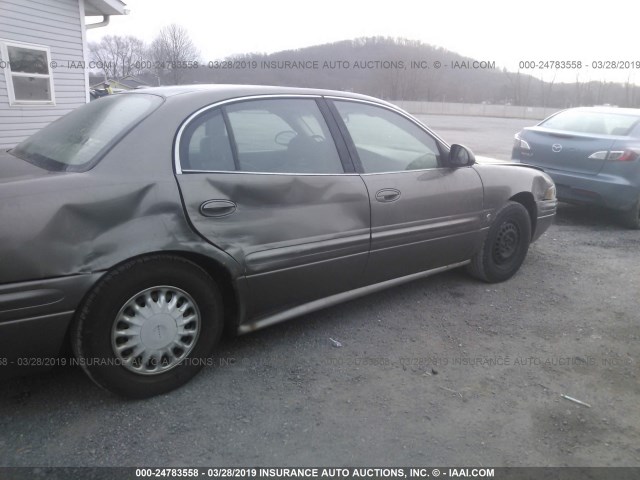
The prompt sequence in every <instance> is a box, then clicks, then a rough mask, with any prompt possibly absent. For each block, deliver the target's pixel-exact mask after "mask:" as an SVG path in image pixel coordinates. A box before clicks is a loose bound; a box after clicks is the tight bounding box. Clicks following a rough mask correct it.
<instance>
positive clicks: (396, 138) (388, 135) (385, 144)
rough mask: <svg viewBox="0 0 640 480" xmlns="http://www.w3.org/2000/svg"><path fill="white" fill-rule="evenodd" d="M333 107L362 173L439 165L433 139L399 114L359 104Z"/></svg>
mask: <svg viewBox="0 0 640 480" xmlns="http://www.w3.org/2000/svg"><path fill="white" fill-rule="evenodd" d="M334 104H335V106H336V108H337V109H338V113H339V114H340V117H341V118H342V121H343V122H344V123H345V125H346V127H347V131H348V132H349V135H350V136H351V139H352V140H353V143H354V144H355V147H356V151H357V152H358V157H360V162H361V163H362V167H363V169H364V173H380V172H398V171H403V170H423V169H426V168H437V167H438V166H439V162H440V150H439V148H438V144H437V142H436V140H435V139H434V138H433V137H431V136H430V135H429V134H428V133H427V132H425V131H424V130H422V129H421V128H420V127H418V126H417V125H416V124H415V123H413V122H411V121H409V120H408V119H406V118H404V117H403V116H402V115H399V114H397V113H395V112H392V111H390V110H387V109H386V108H382V107H376V106H373V105H368V104H365V103H359V102H345V101H335V102H334Z"/></svg>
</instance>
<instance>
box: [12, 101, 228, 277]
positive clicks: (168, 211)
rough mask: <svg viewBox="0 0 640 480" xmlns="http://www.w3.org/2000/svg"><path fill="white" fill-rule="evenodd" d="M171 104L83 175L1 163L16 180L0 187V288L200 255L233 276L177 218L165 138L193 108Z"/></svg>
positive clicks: (221, 256) (180, 213) (179, 209)
mask: <svg viewBox="0 0 640 480" xmlns="http://www.w3.org/2000/svg"><path fill="white" fill-rule="evenodd" d="M171 99H172V98H169V99H167V101H166V102H165V104H164V105H162V106H161V107H160V108H159V109H158V110H156V111H155V112H154V113H152V114H151V116H150V117H148V118H147V119H146V120H145V121H144V122H142V123H141V124H140V125H138V126H137V127H135V128H134V129H133V130H132V131H131V132H130V133H129V134H128V135H127V136H126V137H125V138H124V139H123V140H121V141H120V142H119V143H118V144H117V145H115V146H114V147H113V148H112V150H111V151H110V152H109V153H107V154H106V156H105V157H104V158H103V159H102V160H101V161H100V162H99V163H98V164H97V165H96V166H95V167H94V168H92V169H91V170H89V171H87V172H83V173H70V172H66V173H65V172H58V173H50V172H47V171H45V170H42V169H39V168H38V167H35V166H32V165H29V164H26V162H23V161H22V160H20V159H17V158H15V157H10V158H9V157H6V154H4V155H3V163H5V162H6V164H7V167H6V168H7V169H11V168H13V169H14V170H15V169H22V170H24V173H22V172H13V173H14V175H13V178H9V179H8V180H5V181H2V182H0V185H1V186H0V225H2V228H1V229H0V266H1V268H0V284H3V283H13V282H22V281H30V280H36V279H43V278H53V277H61V276H68V275H79V274H86V273H94V272H101V271H105V270H108V269H110V268H112V267H113V266H115V265H117V264H119V263H121V262H123V261H125V260H127V259H129V258H132V257H136V256H139V255H143V254H145V253H151V252H159V251H163V252H170V251H189V252H193V253H201V254H204V255H207V256H210V257H212V258H215V259H216V260H218V261H219V262H220V263H221V264H222V265H224V266H225V267H226V268H227V269H228V270H229V271H230V272H231V273H232V275H233V274H234V273H236V274H238V273H239V269H238V265H237V264H236V263H235V261H234V260H233V259H232V258H231V257H229V256H228V255H227V254H225V253H224V252H222V251H220V250H219V249H218V248H216V247H214V246H213V245H211V244H209V243H207V242H206V241H204V240H203V239H202V237H200V236H199V235H198V234H196V233H195V232H194V231H193V230H192V229H191V227H190V226H189V224H188V221H187V219H186V217H185V213H184V209H183V206H182V202H181V199H180V192H179V190H178V186H177V183H176V180H175V177H174V173H173V163H172V145H173V137H174V135H175V132H176V130H177V128H178V126H179V120H180V119H183V118H184V117H185V116H187V115H188V114H189V113H190V112H192V111H193V110H194V109H195V108H197V106H199V105H200V104H201V103H200V102H201V100H193V101H191V102H189V101H186V102H182V103H180V102H177V101H173V102H171V101H170V100H171ZM174 100H175V99H174ZM143 139H144V140H143ZM147 139H152V141H149V140H147ZM16 162H22V163H24V164H26V166H21V165H20V163H16ZM12 163H13V164H14V165H13V166H12V165H11V164H12ZM0 168H5V167H4V166H0Z"/></svg>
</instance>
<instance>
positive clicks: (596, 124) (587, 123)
mask: <svg viewBox="0 0 640 480" xmlns="http://www.w3.org/2000/svg"><path fill="white" fill-rule="evenodd" d="M638 120H640V118H638V117H636V116H633V115H623V114H617V113H599V112H585V111H583V110H582V111H581V110H566V111H564V112H561V113H558V114H557V115H554V116H553V117H551V118H549V119H547V120H545V121H543V122H542V123H541V124H540V126H541V127H546V128H551V129H553V130H563V131H566V132H576V133H592V134H596V135H628V134H629V133H630V132H631V130H632V129H633V127H634V126H635V125H636V124H637V123H638Z"/></svg>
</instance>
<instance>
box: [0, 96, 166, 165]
mask: <svg viewBox="0 0 640 480" xmlns="http://www.w3.org/2000/svg"><path fill="white" fill-rule="evenodd" d="M161 103H162V98H161V97H158V96H156V95H149V94H126V95H113V96H110V97H104V98H100V99H98V100H94V101H92V102H91V103H89V104H87V105H83V106H82V107H79V108H78V109H76V110H74V111H73V112H71V113H69V114H68V115H65V116H64V117H62V118H60V119H59V120H56V121H55V122H53V123H52V124H51V125H49V126H47V127H45V128H43V129H42V130H40V131H39V132H37V133H35V134H33V135H32V136H31V137H29V138H27V139H26V140H24V141H23V142H22V143H20V144H19V145H18V146H17V147H15V148H14V149H13V150H11V153H12V154H13V155H15V156H16V157H18V158H21V159H23V160H26V161H28V162H30V163H33V164H34V165H37V166H39V167H42V168H45V169H47V170H53V171H72V172H82V171H85V170H88V169H89V168H91V167H93V166H94V165H95V164H96V163H97V162H98V161H99V160H100V159H101V158H102V156H103V155H104V154H105V153H107V151H108V150H109V149H110V148H111V147H112V146H113V145H114V144H115V143H116V142H117V141H118V140H120V139H121V138H122V137H124V136H125V135H126V134H127V133H128V132H129V131H130V130H131V129H132V128H133V127H134V126H135V125H136V124H137V123H138V122H140V121H141V120H142V119H143V118H144V117H146V116H147V115H149V114H150V113H151V112H152V111H153V110H155V109H156V108H158V106H159V105H160V104H161Z"/></svg>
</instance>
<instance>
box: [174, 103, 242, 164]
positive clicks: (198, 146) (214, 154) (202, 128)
mask: <svg viewBox="0 0 640 480" xmlns="http://www.w3.org/2000/svg"><path fill="white" fill-rule="evenodd" d="M180 162H181V166H182V169H183V170H205V171H222V172H227V171H233V170H235V168H236V167H235V163H234V160H233V152H232V151H231V143H230V142H229V135H228V132H227V128H226V126H225V122H224V117H223V116H222V112H221V111H220V110H219V109H216V110H212V111H209V112H207V113H205V114H204V115H202V116H200V117H198V118H196V120H194V121H193V122H191V123H190V124H189V126H188V127H187V128H186V129H185V131H184V133H183V137H182V140H181V142H180Z"/></svg>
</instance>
